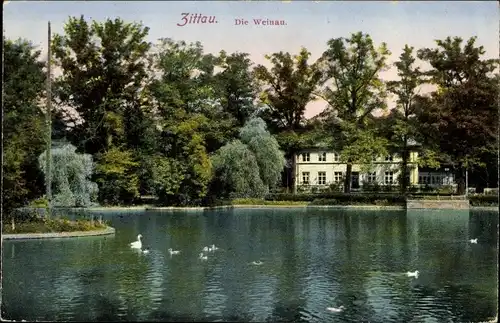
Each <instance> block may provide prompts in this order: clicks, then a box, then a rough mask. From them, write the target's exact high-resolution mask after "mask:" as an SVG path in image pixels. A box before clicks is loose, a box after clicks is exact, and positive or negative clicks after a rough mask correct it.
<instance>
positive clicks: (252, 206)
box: [64, 204, 499, 212]
mask: <svg viewBox="0 0 500 323" xmlns="http://www.w3.org/2000/svg"><path fill="white" fill-rule="evenodd" d="M264 208H269V209H279V208H282V209H291V208H318V209H354V210H355V209H364V210H406V207H405V206H401V205H309V204H289V205H287V204H280V205H272V204H268V205H266V204H235V205H222V206H212V207H206V206H188V207H183V206H164V207H161V206H158V207H153V206H129V207H127V206H123V207H121V206H111V207H95V208H94V207H93V208H67V209H66V208H64V209H65V210H69V211H88V212H116V211H138V212H145V211H208V210H223V209H264ZM420 210H426V209H420ZM427 210H434V209H433V208H428V209H427ZM443 210H444V209H443ZM446 210H454V209H446ZM469 210H482V211H498V210H499V207H498V206H470V208H469Z"/></svg>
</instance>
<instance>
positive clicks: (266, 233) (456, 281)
mask: <svg viewBox="0 0 500 323" xmlns="http://www.w3.org/2000/svg"><path fill="white" fill-rule="evenodd" d="M104 216H105V218H106V219H108V220H110V221H111V223H112V226H114V227H115V228H116V235H115V236H111V237H92V238H77V239H58V240H46V241H42V240H38V241H4V242H3V254H2V257H3V268H2V270H3V282H2V285H3V286H2V287H3V289H2V317H3V318H7V319H16V320H19V319H25V320H61V321H62V320H65V321H77V320H78V321H87V320H90V321H97V320H99V321H111V320H112V321H136V320H137V321H151V320H153V321H244V322H249V321H254V322H266V321H267V322H274V321H287V322H292V321H293V322H381V323H382V322H471V321H472V322H474V321H475V322H477V321H481V320H486V319H489V318H491V317H493V316H495V314H496V308H497V289H498V286H497V240H498V236H497V225H498V212H484V211H483V212H479V211H477V212H476V211H471V212H470V213H469V212H452V211H425V212H424V211H413V212H411V211H409V212H408V213H406V212H405V211H340V210H331V209H330V210H328V209H316V210H315V209H309V210H305V209H284V210H273V209H267V210H266V209H254V210H250V209H247V210H241V209H239V210H225V211H205V212H201V211H200V212H197V211H185V212H179V213H171V212H165V213H157V212H145V213H144V212H142V213H140V212H125V213H113V214H111V213H106V214H105V215H104ZM139 233H141V234H142V235H143V236H144V239H143V243H144V245H145V246H147V247H149V248H150V249H151V251H150V253H149V254H141V253H138V252H135V251H134V250H131V249H130V248H129V246H128V244H129V243H130V242H132V241H134V240H135V238H136V236H137V234H139ZM472 237H474V238H478V240H479V242H478V244H476V245H473V244H469V243H468V239H470V238H472ZM211 244H215V245H217V246H218V247H219V248H220V250H217V251H216V252H214V253H209V255H208V260H207V261H202V260H199V259H198V255H199V253H200V252H201V249H202V248H203V247H204V246H206V245H211ZM168 248H173V249H175V250H180V251H181V254H180V255H176V256H170V254H169V252H168ZM254 261H261V262H262V265H260V266H256V265H253V264H252V262H254ZM414 270H419V271H420V276H419V277H418V278H417V279H415V278H409V277H407V276H406V275H405V273H406V272H407V271H414ZM341 305H343V306H344V307H345V310H344V311H342V312H340V313H332V312H329V311H327V310H326V308H327V307H339V306H341Z"/></svg>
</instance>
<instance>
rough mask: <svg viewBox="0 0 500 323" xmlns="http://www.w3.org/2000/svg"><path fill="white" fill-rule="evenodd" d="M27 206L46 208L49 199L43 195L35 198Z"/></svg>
mask: <svg viewBox="0 0 500 323" xmlns="http://www.w3.org/2000/svg"><path fill="white" fill-rule="evenodd" d="M29 206H30V207H34V208H46V207H48V206H49V201H48V200H47V199H46V198H45V197H40V198H38V199H36V200H33V201H31V203H30V204H29Z"/></svg>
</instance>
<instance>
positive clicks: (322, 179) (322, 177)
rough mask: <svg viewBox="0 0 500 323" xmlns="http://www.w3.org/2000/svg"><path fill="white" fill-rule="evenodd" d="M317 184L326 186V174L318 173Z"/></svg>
mask: <svg viewBox="0 0 500 323" xmlns="http://www.w3.org/2000/svg"><path fill="white" fill-rule="evenodd" d="M318 184H319V185H326V172H318Z"/></svg>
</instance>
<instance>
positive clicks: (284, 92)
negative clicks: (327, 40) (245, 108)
mask: <svg viewBox="0 0 500 323" xmlns="http://www.w3.org/2000/svg"><path fill="white" fill-rule="evenodd" d="M310 56H311V53H309V52H308V51H307V49H305V48H302V49H301V50H300V53H299V55H296V56H293V57H292V55H290V53H284V52H279V53H274V54H272V55H266V59H267V60H268V61H269V62H270V63H271V64H272V67H271V69H270V70H269V69H267V68H266V67H265V66H263V65H258V66H257V67H256V68H255V71H254V74H255V78H256V79H257V80H258V81H259V82H260V85H261V86H262V87H263V91H262V92H261V94H260V100H261V102H262V103H263V105H264V106H263V107H262V109H261V116H262V118H263V119H264V120H265V121H266V122H267V123H268V125H269V127H270V128H271V129H272V131H274V132H277V131H281V130H296V129H300V128H301V127H302V126H303V122H304V113H305V110H306V106H307V104H308V103H309V102H311V101H313V100H314V99H315V97H314V95H313V91H314V90H315V89H316V86H317V84H318V81H319V79H320V77H321V74H320V73H319V71H318V70H317V68H316V64H312V65H311V64H309V62H308V60H309V58H310Z"/></svg>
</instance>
